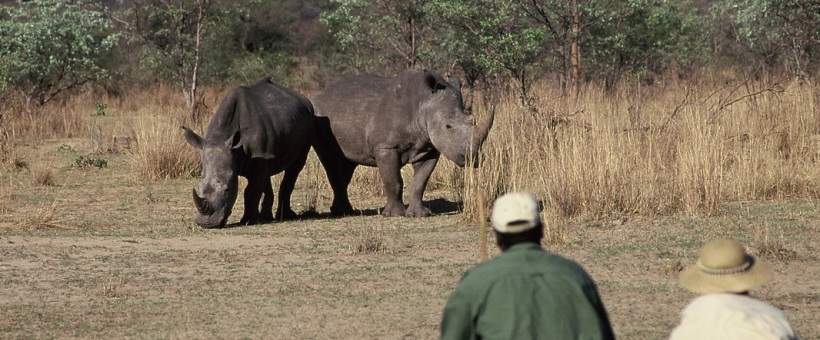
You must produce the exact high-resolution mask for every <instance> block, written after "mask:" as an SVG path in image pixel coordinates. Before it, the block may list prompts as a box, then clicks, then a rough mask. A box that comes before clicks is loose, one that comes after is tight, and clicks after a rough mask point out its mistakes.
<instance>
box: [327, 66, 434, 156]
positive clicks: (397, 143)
mask: <svg viewBox="0 0 820 340" xmlns="http://www.w3.org/2000/svg"><path fill="white" fill-rule="evenodd" d="M411 86H412V83H410V84H408V82H407V81H406V79H404V78H403V77H402V76H401V75H400V76H397V77H393V78H386V77H381V76H376V75H369V74H365V75H358V76H352V77H342V78H337V79H335V80H333V81H331V82H330V83H329V84H328V85H327V86H326V87H325V89H324V90H323V91H322V92H320V93H319V94H317V95H316V96H315V97H314V98H313V104H314V105H315V107H316V115H317V116H319V117H327V118H328V120H329V121H330V128H331V130H332V134H333V137H334V138H335V140H336V141H337V142H338V144H339V146H340V147H341V149H342V151H343V152H344V154H345V156H346V157H347V158H348V159H350V160H353V161H355V162H357V163H360V164H365V165H375V159H374V153H375V150H377V149H379V148H397V149H408V148H410V147H411V146H412V145H414V144H417V143H418V141H417V140H418V139H419V138H420V136H421V134H420V133H419V132H420V131H419V126H418V122H417V117H416V109H417V106H418V101H419V99H418V98H414V96H415V94H414V93H415V91H414V90H413V89H411V88H410V87H411Z"/></svg>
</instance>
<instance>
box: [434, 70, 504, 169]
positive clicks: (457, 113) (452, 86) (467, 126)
mask: <svg viewBox="0 0 820 340" xmlns="http://www.w3.org/2000/svg"><path fill="white" fill-rule="evenodd" d="M427 83H428V84H427V86H429V87H430V89H431V91H432V94H431V95H430V96H428V97H427V99H426V100H424V101H423V102H422V103H421V106H420V108H419V109H420V111H421V114H422V116H423V117H425V122H426V125H427V133H428V135H429V136H430V141H431V142H432V143H433V146H435V147H436V149H437V150H438V151H439V152H441V153H442V154H443V155H444V156H445V157H447V158H449V159H450V160H452V161H453V162H455V163H456V165H458V166H459V167H464V166H465V165H466V164H468V162H469V163H470V165H471V166H473V167H477V166H478V161H479V158H478V153H479V151H480V149H481V145H482V144H483V143H484V141H485V140H486V139H487V135H488V134H489V133H490V129H491V128H492V126H493V120H494V117H495V110H494V109H493V110H490V112H489V114H488V117H487V119H486V120H485V121H484V122H483V123H482V124H480V125H476V121H475V120H476V119H475V116H473V115H472V114H470V113H467V112H465V110H464V103H463V100H462V98H461V84H460V83H459V81H458V79H455V78H451V79H450V80H449V82H447V83H443V82H441V81H439V80H437V79H436V78H435V77H429V78H428V80H427Z"/></svg>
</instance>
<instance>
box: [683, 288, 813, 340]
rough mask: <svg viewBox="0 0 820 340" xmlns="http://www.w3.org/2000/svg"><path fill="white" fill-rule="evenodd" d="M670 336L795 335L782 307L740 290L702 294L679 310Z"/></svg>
mask: <svg viewBox="0 0 820 340" xmlns="http://www.w3.org/2000/svg"><path fill="white" fill-rule="evenodd" d="M670 339H671V340H683V339H701V340H707V339H726V340H730V339H738V340H741V339H743V340H752V339H761V340H763V339H784V340H791V339H797V333H796V332H795V331H794V328H793V327H792V325H791V323H790V322H789V319H788V318H786V315H785V314H783V312H782V311H780V310H779V309H777V308H775V307H774V306H772V305H769V304H767V303H765V302H763V301H760V300H758V299H755V298H753V297H750V296H747V295H740V294H731V293H727V294H705V295H701V296H699V297H698V298H696V299H694V300H692V302H690V303H689V305H688V306H686V308H684V309H683V311H682V312H681V321H680V325H678V327H676V328H675V329H674V330H672V335H671V337H670Z"/></svg>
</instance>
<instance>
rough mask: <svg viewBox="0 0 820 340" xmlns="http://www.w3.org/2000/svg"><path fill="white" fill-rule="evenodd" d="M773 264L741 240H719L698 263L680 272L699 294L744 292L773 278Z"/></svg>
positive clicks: (703, 251) (709, 245)
mask: <svg viewBox="0 0 820 340" xmlns="http://www.w3.org/2000/svg"><path fill="white" fill-rule="evenodd" d="M771 279H772V267H771V266H770V265H769V264H768V263H766V262H763V261H761V260H760V259H758V258H756V257H754V256H752V255H750V254H749V253H747V252H746V247H744V246H743V244H741V243H740V242H738V241H735V240H730V239H723V238H720V239H715V240H712V241H710V242H708V243H706V244H705V245H704V246H703V248H702V249H701V250H700V257H699V258H698V262H697V263H695V264H694V265H692V266H689V268H687V269H686V270H684V271H683V272H681V274H680V285H681V287H683V288H686V289H687V290H689V291H692V292H695V293H704V294H706V293H744V292H748V291H750V290H752V289H755V288H758V287H761V286H763V285H765V284H766V283H768V282H769V281H771Z"/></svg>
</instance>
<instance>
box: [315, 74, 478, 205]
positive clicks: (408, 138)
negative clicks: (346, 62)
mask: <svg viewBox="0 0 820 340" xmlns="http://www.w3.org/2000/svg"><path fill="white" fill-rule="evenodd" d="M313 105H314V106H315V107H316V115H317V117H318V120H317V133H318V137H317V140H316V142H315V144H314V149H315V150H316V153H317V155H318V156H319V159H320V160H321V162H322V164H323V165H324V167H325V170H326V172H327V175H328V180H329V181H330V185H331V187H332V188H333V194H334V198H333V204H332V205H331V212H333V213H335V214H347V213H351V212H352V211H353V208H352V206H351V204H350V200H349V198H348V195H347V187H348V185H349V184H350V181H351V179H352V176H353V172H354V170H355V168H356V167H357V166H358V165H365V166H376V167H378V168H379V173H380V175H381V178H382V181H383V182H384V189H385V190H384V191H385V194H386V196H387V203H386V204H385V207H384V210H383V211H382V215H384V216H408V217H418V216H429V215H430V211H429V209H427V208H425V207H424V206H423V205H422V197H423V194H424V190H425V188H426V186H427V182H428V180H429V179H430V175H431V174H432V172H433V169H434V168H435V166H436V163H437V162H438V159H439V156H440V155H441V154H444V156H445V157H447V158H449V159H450V160H452V161H453V162H455V163H456V164H457V165H458V166H464V165H465V163H467V162H468V161H469V162H476V161H477V159H478V157H477V153H478V149H479V147H480V145H481V143H482V142H483V141H484V139H485V138H486V136H487V132H488V131H489V129H490V128H491V125H492V114H490V116H489V118H488V121H487V122H485V123H484V124H482V126H480V127H476V126H475V117H474V116H472V115H470V114H467V113H465V110H464V104H463V101H462V98H461V89H460V84H459V83H458V81H457V80H452V81H450V82H447V81H445V80H443V79H442V78H441V77H440V76H438V75H437V74H435V73H432V72H429V71H404V72H402V73H400V74H399V75H397V76H396V77H392V78H386V77H380V76H375V75H368V74H365V75H358V76H352V77H343V78H337V79H334V80H333V81H331V82H330V83H329V84H328V85H327V86H326V87H325V89H324V90H323V91H322V92H320V93H318V94H317V95H316V96H315V97H314V98H313ZM474 132H475V134H474ZM408 163H409V164H412V165H413V168H414V170H415V171H414V177H413V180H412V183H411V185H410V187H409V204H408V206H405V205H404V202H403V200H402V190H403V183H402V178H401V173H400V171H401V168H402V167H403V166H404V165H406V164H408ZM471 164H472V163H471ZM472 165H477V163H475V164H472Z"/></svg>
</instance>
